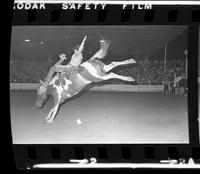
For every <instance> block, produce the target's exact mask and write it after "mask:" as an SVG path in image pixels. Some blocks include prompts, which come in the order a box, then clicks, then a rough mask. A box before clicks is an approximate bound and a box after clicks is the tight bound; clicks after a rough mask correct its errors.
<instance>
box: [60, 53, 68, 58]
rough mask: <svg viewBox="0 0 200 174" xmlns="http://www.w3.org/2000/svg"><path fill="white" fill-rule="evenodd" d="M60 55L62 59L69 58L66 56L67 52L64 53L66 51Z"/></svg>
mask: <svg viewBox="0 0 200 174" xmlns="http://www.w3.org/2000/svg"><path fill="white" fill-rule="evenodd" d="M59 57H60V59H62V60H66V59H67V58H66V54H64V53H62V54H60V55H59Z"/></svg>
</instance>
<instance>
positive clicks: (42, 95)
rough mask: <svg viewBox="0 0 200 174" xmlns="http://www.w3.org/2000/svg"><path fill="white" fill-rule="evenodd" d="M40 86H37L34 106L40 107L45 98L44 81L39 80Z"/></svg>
mask: <svg viewBox="0 0 200 174" xmlns="http://www.w3.org/2000/svg"><path fill="white" fill-rule="evenodd" d="M40 83H41V84H40V86H39V87H38V88H37V100H36V106H37V107H38V108H41V107H42V106H43V104H44V102H45V100H46V99H47V88H46V87H45V86H44V82H43V81H42V80H40Z"/></svg>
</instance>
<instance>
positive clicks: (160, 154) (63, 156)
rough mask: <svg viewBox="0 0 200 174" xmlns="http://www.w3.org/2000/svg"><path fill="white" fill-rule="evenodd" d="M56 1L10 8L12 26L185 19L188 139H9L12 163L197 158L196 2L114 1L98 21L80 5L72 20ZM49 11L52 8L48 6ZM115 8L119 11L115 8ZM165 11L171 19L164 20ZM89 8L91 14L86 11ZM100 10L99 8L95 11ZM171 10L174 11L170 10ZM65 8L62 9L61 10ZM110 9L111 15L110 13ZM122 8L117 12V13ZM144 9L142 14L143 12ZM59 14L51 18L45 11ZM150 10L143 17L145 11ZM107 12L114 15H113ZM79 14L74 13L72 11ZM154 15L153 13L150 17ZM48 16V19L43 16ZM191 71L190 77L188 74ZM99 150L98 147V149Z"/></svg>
mask: <svg viewBox="0 0 200 174" xmlns="http://www.w3.org/2000/svg"><path fill="white" fill-rule="evenodd" d="M59 6H60V5H59V4H48V5H47V6H46V7H47V9H46V10H45V11H39V10H16V9H15V10H13V26H20V25H76V26H78V25H187V26H188V50H190V51H189V55H188V57H189V59H188V65H189V69H188V87H189V91H188V93H189V95H188V113H189V115H188V121H189V143H188V144H80V145H78V144H66V145H62V144H51V145H50V144H43V145H42V144H41V145H39V144H26V145H25V144H24V145H21V144H13V149H14V153H15V160H16V161H15V163H16V167H17V168H21V169H28V168H31V167H32V166H33V165H34V164H36V163H49V162H52V163H67V162H69V159H73V158H76V159H79V158H80V159H82V158H91V157H98V162H106V163H121V162H130V163H136V162H137V163H145V162H147V163H159V162H160V160H162V159H167V158H170V159H180V158H185V159H186V160H188V159H189V158H190V157H192V158H193V159H194V161H196V162H200V154H199V152H200V144H199V133H198V131H199V129H198V127H199V125H198V121H197V120H198V95H196V94H198V81H197V77H198V63H197V62H196V61H197V60H195V59H196V57H198V38H199V37H198V36H199V24H200V21H199V20H197V19H196V17H195V16H196V15H195V14H199V13H200V8H199V7H200V6H195V5H190V6H187V5H176V6H173V5H165V6H162V5H156V6H155V7H154V8H153V10H149V11H146V10H143V11H137V10H135V11H134V14H133V11H132V10H131V11H125V10H122V9H121V8H120V7H119V6H118V5H109V4H107V6H106V11H107V12H106V13H107V20H104V21H103V22H102V21H100V22H98V13H99V11H100V10H90V11H86V12H85V11H84V13H79V12H78V15H77V16H82V14H83V15H84V16H82V17H80V18H82V19H83V20H82V21H76V20H74V18H73V17H74V16H75V15H76V13H77V12H76V11H77V10H71V11H68V12H67V13H66V12H65V11H62V10H59V9H60V7H59ZM52 11H53V12H55V13H53V12H52ZM119 11H120V12H121V13H119ZM170 11H173V12H171V13H172V18H173V16H177V17H176V18H177V20H175V21H169V16H170ZM91 13H92V14H93V15H91ZM100 13H104V12H102V11H101V12H100ZM123 13H124V14H125V16H126V15H127V14H128V15H127V16H129V17H130V20H129V21H122V20H121V19H122V16H123V15H124V14H123ZM173 13H174V14H173ZM66 14H67V15H66ZM110 14H112V15H110ZM121 14H122V16H121ZM147 14H148V15H147ZM52 15H55V16H59V17H55V18H58V19H60V20H58V19H56V20H53V21H51V16H52ZM149 15H150V16H154V17H153V20H152V17H151V19H150V21H148V19H147V21H146V19H145V16H147V18H148V16H149ZM113 16H115V17H114V18H113ZM78 18H79V17H78ZM155 18H156V19H155ZM47 19H48V20H47ZM194 77H196V78H194ZM99 152H101V153H100V154H99Z"/></svg>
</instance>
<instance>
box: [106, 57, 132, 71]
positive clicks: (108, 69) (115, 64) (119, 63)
mask: <svg viewBox="0 0 200 174" xmlns="http://www.w3.org/2000/svg"><path fill="white" fill-rule="evenodd" d="M131 63H136V61H135V60H134V59H128V60H124V61H121V62H112V63H111V64H108V65H104V67H103V69H104V70H105V71H106V72H108V71H110V70H111V69H113V68H115V67H116V66H119V65H126V64H131Z"/></svg>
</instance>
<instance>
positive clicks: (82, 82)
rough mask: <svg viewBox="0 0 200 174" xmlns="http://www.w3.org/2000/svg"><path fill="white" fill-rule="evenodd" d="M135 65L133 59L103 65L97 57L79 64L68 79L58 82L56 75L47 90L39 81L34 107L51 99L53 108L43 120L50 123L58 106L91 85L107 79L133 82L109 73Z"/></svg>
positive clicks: (57, 75) (126, 77)
mask: <svg viewBox="0 0 200 174" xmlns="http://www.w3.org/2000/svg"><path fill="white" fill-rule="evenodd" d="M133 63H136V61H135V60H134V59H128V60H124V61H119V62H118V61H116V62H115V61H114V62H111V63H110V64H107V65H106V64H104V63H103V62H102V61H101V60H99V59H98V56H96V58H94V56H93V57H92V58H90V59H89V60H87V61H85V62H83V63H81V64H80V65H79V67H78V68H76V69H75V70H74V71H73V72H72V73H71V75H70V78H68V77H63V78H64V80H62V81H61V80H60V78H59V73H57V74H56V75H55V76H54V77H53V78H52V80H51V81H50V83H49V85H48V87H47V88H45V87H44V82H43V81H42V80H40V85H39V87H38V88H37V100H36V106H37V107H38V108H41V107H42V106H43V104H44V103H45V101H46V99H47V96H52V97H53V107H52V109H51V110H50V112H49V114H48V115H47V117H46V118H45V123H49V124H50V123H52V122H53V121H54V119H55V116H56V114H57V112H58V108H59V106H60V104H62V103H63V102H64V101H65V100H66V99H69V98H71V97H73V96H75V95H77V94H78V93H80V92H81V91H82V90H83V89H84V88H85V87H86V86H88V85H89V84H92V83H97V82H101V81H104V80H109V79H121V80H124V81H129V82H134V81H135V80H134V79H133V78H132V77H131V76H122V75H118V74H116V73H113V72H109V71H110V70H112V69H113V68H115V67H117V66H119V65H125V64H133Z"/></svg>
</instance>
